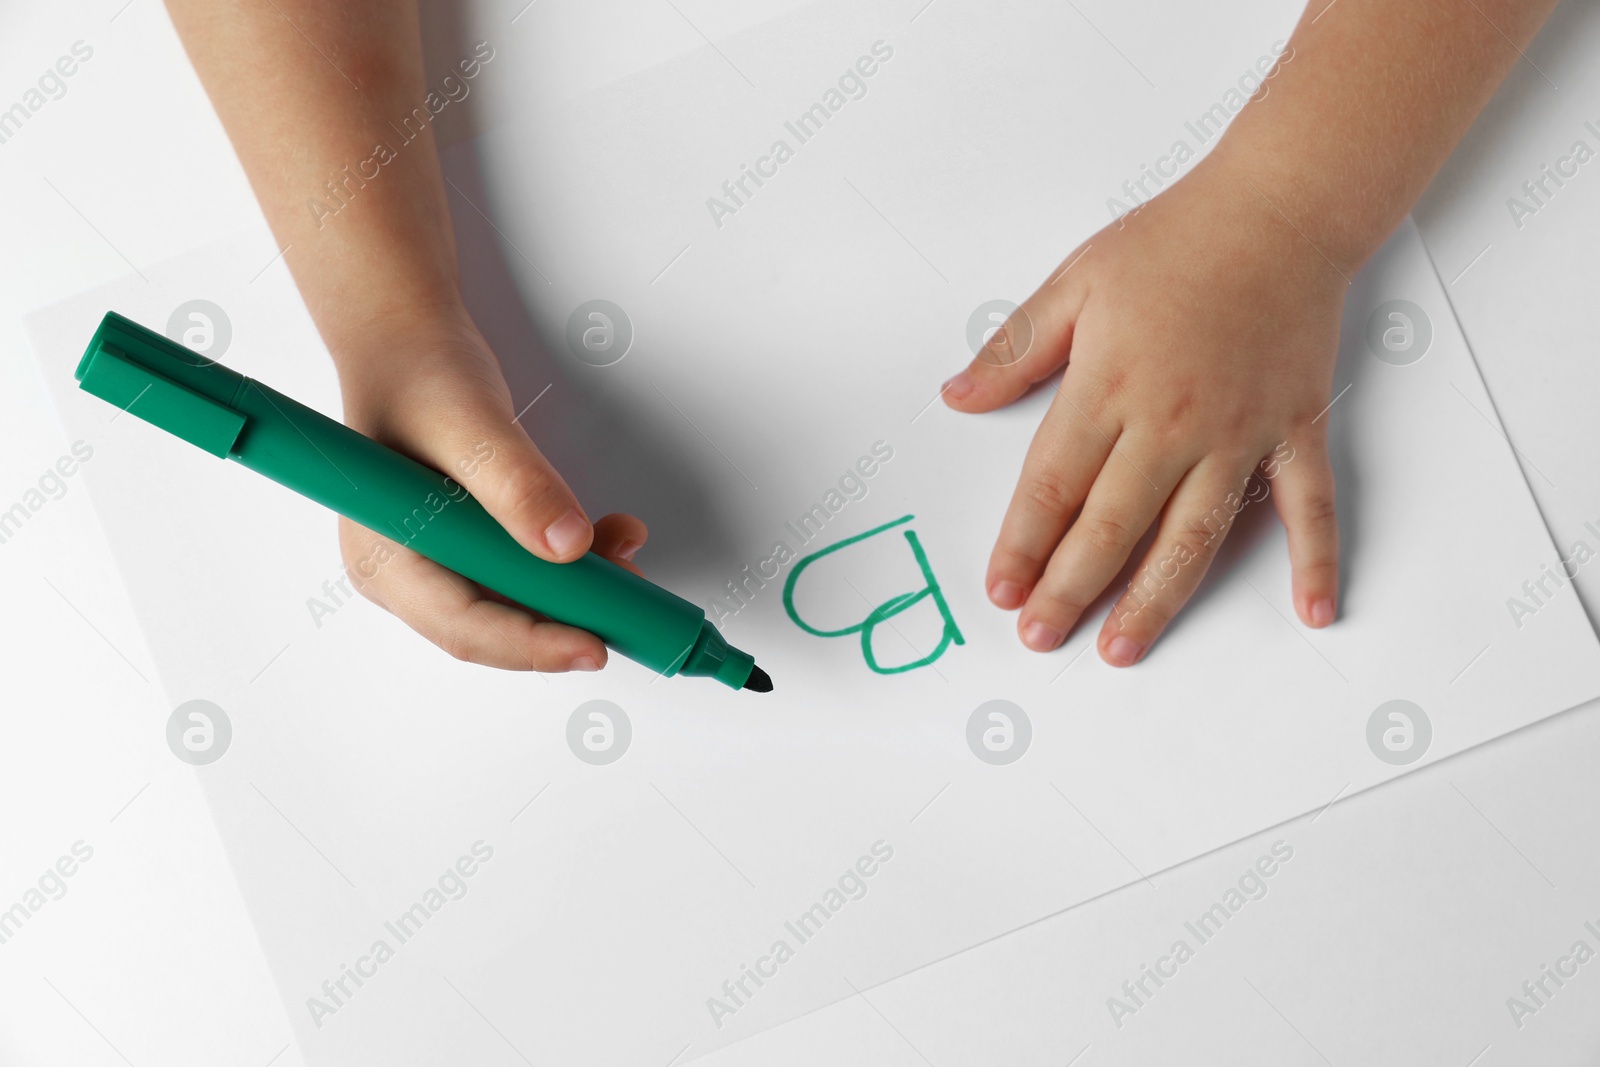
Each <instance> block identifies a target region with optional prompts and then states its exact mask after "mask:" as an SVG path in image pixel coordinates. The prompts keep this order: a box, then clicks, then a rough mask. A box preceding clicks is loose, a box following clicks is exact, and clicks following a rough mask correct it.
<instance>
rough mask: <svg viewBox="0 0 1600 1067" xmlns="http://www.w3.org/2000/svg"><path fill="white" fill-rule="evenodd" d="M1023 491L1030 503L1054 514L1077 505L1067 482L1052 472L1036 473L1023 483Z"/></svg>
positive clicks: (1042, 471)
mask: <svg viewBox="0 0 1600 1067" xmlns="http://www.w3.org/2000/svg"><path fill="white" fill-rule="evenodd" d="M1022 491H1023V496H1024V498H1025V499H1026V500H1027V501H1028V503H1030V504H1032V505H1033V506H1034V507H1036V508H1038V509H1039V510H1040V511H1045V512H1049V513H1052V514H1055V513H1059V512H1062V511H1065V510H1067V508H1069V507H1070V506H1072V505H1073V504H1074V503H1075V501H1074V500H1073V499H1072V490H1071V487H1070V486H1069V485H1068V484H1067V480H1066V479H1065V478H1064V477H1062V476H1061V475H1060V474H1058V473H1056V472H1055V471H1052V470H1041V471H1036V472H1034V473H1033V474H1032V475H1030V476H1029V477H1028V479H1027V480H1026V481H1025V482H1024V483H1023V490H1022Z"/></svg>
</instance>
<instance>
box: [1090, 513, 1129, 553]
mask: <svg viewBox="0 0 1600 1067" xmlns="http://www.w3.org/2000/svg"><path fill="white" fill-rule="evenodd" d="M1078 529H1079V531H1080V532H1081V533H1082V534H1083V539H1084V541H1085V542H1086V543H1087V544H1088V546H1089V547H1090V548H1092V549H1094V550H1096V551H1099V552H1116V551H1121V550H1125V549H1127V548H1128V547H1129V546H1130V545H1132V544H1133V541H1134V535H1133V528H1132V527H1131V526H1130V525H1129V524H1128V523H1126V522H1124V521H1122V520H1121V519H1119V518H1117V517H1116V516H1114V515H1086V516H1084V517H1083V518H1082V519H1080V520H1079V521H1078Z"/></svg>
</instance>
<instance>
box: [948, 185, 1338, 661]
mask: <svg viewBox="0 0 1600 1067" xmlns="http://www.w3.org/2000/svg"><path fill="white" fill-rule="evenodd" d="M1266 195H1270V194H1266V193H1265V191H1264V190H1263V191H1259V192H1258V191H1257V190H1256V189H1255V188H1253V187H1252V185H1251V184H1250V183H1249V182H1248V181H1247V180H1246V176H1245V175H1243V174H1242V173H1239V172H1238V171H1230V170H1229V169H1228V164H1226V163H1224V162H1222V161H1221V160H1218V159H1216V158H1215V157H1213V158H1211V159H1208V160H1206V161H1204V162H1202V163H1201V164H1199V165H1198V166H1197V168H1196V170H1195V171H1194V172H1193V173H1192V174H1191V175H1189V176H1188V177H1186V178H1184V179H1183V180H1181V181H1179V182H1178V183H1177V184H1176V185H1173V186H1171V187H1169V188H1168V189H1167V191H1166V192H1165V193H1163V194H1162V195H1161V196H1159V197H1157V198H1156V199H1155V200H1153V201H1151V202H1149V203H1148V204H1146V205H1145V206H1144V208H1143V209H1142V210H1140V211H1138V212H1137V213H1135V214H1133V215H1130V216H1125V217H1124V218H1123V219H1121V220H1119V221H1118V222H1115V223H1112V224H1111V225H1109V226H1107V227H1106V228H1105V229H1104V230H1102V231H1100V232H1099V233H1098V234H1096V235H1095V236H1094V237H1093V238H1092V239H1091V240H1090V241H1089V242H1088V243H1086V244H1085V245H1084V246H1083V247H1082V248H1081V249H1079V250H1077V251H1075V252H1074V253H1073V254H1072V255H1071V256H1069V257H1068V258H1067V259H1066V260H1065V261H1064V262H1063V264H1062V267H1061V268H1057V271H1056V272H1054V273H1053V274H1052V276H1051V278H1050V279H1049V280H1048V281H1047V282H1046V283H1045V284H1044V285H1043V286H1041V287H1040V288H1039V290H1038V291H1037V292H1036V293H1034V294H1033V296H1031V297H1030V298H1029V299H1028V301H1027V303H1025V304H1024V305H1023V306H1022V308H1021V310H1019V311H1018V312H1017V313H1016V314H1014V315H1013V316H1012V319H1011V321H1010V322H1009V323H1008V324H1007V325H1006V327H1005V328H1004V329H1002V330H1000V331H998V332H996V334H995V335H994V337H993V339H991V341H990V342H989V344H988V345H987V346H986V347H985V348H984V350H983V351H982V352H980V353H979V356H978V358H977V359H975V360H973V362H972V364H971V365H970V366H969V367H968V368H967V369H966V370H965V371H963V372H962V373H960V374H958V375H956V377H954V378H952V379H951V380H950V382H949V383H948V384H947V385H946V387H945V391H944V396H945V399H946V402H947V403H948V404H949V405H950V406H951V407H953V408H955V409H957V410H959V411H968V412H982V411H992V410H994V409H995V408H998V407H1002V406H1004V405H1006V404H1009V403H1011V402H1012V401H1013V400H1016V399H1017V398H1018V397H1019V396H1021V395H1022V394H1023V393H1024V392H1025V391H1026V390H1027V389H1028V387H1029V386H1030V385H1032V384H1033V383H1035V382H1040V381H1044V380H1046V379H1051V380H1052V382H1053V386H1054V388H1055V393H1056V395H1055V396H1054V398H1053V399H1052V402H1051V406H1050V410H1049V412H1048V414H1047V415H1046V416H1045V421H1044V424H1043V426H1041V427H1040V429H1039V432H1038V433H1037V434H1036V435H1035V436H1034V439H1033V445H1032V447H1031V448H1030V449H1029V451H1028V456H1027V460H1026V462H1025V463H1024V464H1023V470H1022V476H1021V479H1020V480H1019V481H1018V483H1017V488H1016V492H1015V494H1014V495H1013V497H1012V500H1011V506H1010V508H1009V510H1008V511H1007V513H1006V516H1005V521H1004V523H1003V525H1002V526H1001V530H1000V536H999V540H998V541H997V543H996V544H995V548H994V553H993V555H992V557H991V558H990V561H989V572H988V578H987V584H988V592H989V598H990V599H991V600H992V601H993V602H994V603H995V604H996V605H997V606H999V607H1001V608H1004V609H1007V610H1011V609H1015V608H1019V607H1020V608H1021V609H1022V612H1021V615H1020V617H1019V618H1018V621H1017V630H1018V633H1019V634H1020V635H1021V637H1022V641H1023V643H1024V644H1025V645H1027V646H1028V647H1029V648H1031V649H1034V650H1036V651H1040V652H1046V651H1049V650H1051V649H1054V648H1056V647H1058V646H1059V645H1060V644H1061V643H1062V642H1063V641H1064V640H1065V639H1066V637H1067V635H1068V634H1069V633H1071V632H1072V630H1073V628H1074V627H1075V626H1076V625H1077V624H1078V621H1079V619H1080V618H1081V616H1082V615H1083V612H1084V611H1085V609H1086V608H1087V607H1088V606H1089V605H1090V604H1092V603H1093V602H1094V600H1095V599H1096V598H1097V597H1099V596H1100V594H1101V593H1102V592H1103V591H1104V590H1105V589H1106V587H1107V586H1108V585H1110V584H1111V582H1112V581H1113V580H1114V579H1115V578H1116V576H1117V574H1118V572H1119V571H1120V570H1121V569H1122V567H1123V565H1124V564H1125V563H1127V561H1128V558H1129V555H1130V553H1131V552H1132V550H1133V548H1134V547H1135V545H1136V544H1137V543H1138V541H1139V540H1140V538H1141V537H1142V536H1143V535H1144V534H1145V532H1146V531H1147V530H1148V529H1149V527H1150V526H1151V524H1152V523H1157V520H1158V518H1159V523H1158V524H1157V527H1156V536H1155V540H1154V542H1153V543H1152V544H1151V546H1150V548H1149V551H1148V552H1146V553H1145V555H1144V557H1143V559H1142V561H1141V562H1140V564H1139V569H1138V570H1137V571H1136V572H1135V573H1134V575H1133V579H1132V585H1131V586H1130V588H1129V589H1128V590H1126V591H1125V592H1124V594H1123V596H1122V597H1121V598H1120V600H1119V601H1118V603H1117V605H1116V607H1115V608H1114V609H1113V611H1112V613H1111V616H1110V617H1109V618H1108V619H1107V620H1106V622H1105V625H1104V626H1103V627H1102V629H1101V632H1100V638H1099V648H1100V655H1101V658H1102V659H1104V660H1105V661H1106V662H1107V663H1110V664H1112V665H1113V666H1129V665H1131V664H1133V663H1136V662H1138V661H1139V659H1140V658H1141V657H1143V656H1144V654H1145V652H1146V651H1147V650H1148V649H1149V648H1150V645H1151V643H1152V642H1154V641H1155V639H1156V638H1157V637H1158V636H1159V635H1160V634H1161V632H1162V630H1163V629H1165V628H1166V626H1167V624H1168V622H1170V621H1171V619H1172V617H1173V616H1174V614H1176V613H1177V612H1178V610H1179V609H1181V608H1182V607H1183V605H1184V604H1185V602H1187V600H1188V599H1189V597H1190V595H1191V594H1192V593H1193V592H1194V590H1195V587H1196V586H1197V585H1198V584H1199V582H1200V579H1201V577H1202V576H1203V575H1204V574H1205V572H1206V568H1207V567H1208V566H1209V565H1210V562H1211V560H1212V558H1213V557H1214V556H1215V555H1216V551H1217V548H1218V546H1219V545H1220V544H1221V542H1222V539H1223V537H1224V536H1225V535H1226V533H1227V530H1228V528H1229V527H1230V525H1231V523H1232V520H1233V518H1234V515H1235V513H1236V511H1237V510H1238V505H1239V502H1240V501H1241V500H1243V499H1245V498H1246V497H1248V498H1249V499H1259V498H1261V497H1262V495H1263V488H1264V487H1265V486H1268V485H1270V492H1271V496H1272V498H1273V501H1274V502H1275V503H1276V505H1277V508H1278V513H1279V514H1280V515H1281V516H1282V518H1283V522H1284V525H1285V526H1286V527H1287V528H1288V534H1289V555H1290V559H1291V561H1292V563H1293V567H1294V601H1295V608H1296V610H1297V611H1298V612H1299V615H1300V618H1301V619H1302V620H1303V621H1304V622H1305V623H1306V624H1307V625H1309V626H1316V627H1321V626H1326V625H1328V623H1330V622H1332V621H1333V618H1334V613H1335V603H1336V599H1337V592H1338V560H1339V529H1338V525H1337V523H1336V521H1335V518H1334V487H1333V474H1332V470H1331V469H1330V466H1329V462H1328V453H1327V439H1326V435H1327V428H1328V418H1327V417H1326V416H1325V415H1324V411H1325V409H1326V408H1327V406H1328V403H1329V399H1330V394H1331V387H1332V381H1333V366H1334V360H1335V357H1336V355H1337V351H1338V342H1339V321H1340V309H1341V306H1342V304H1343V302H1344V294H1345V290H1346V286H1347V279H1346V278H1345V277H1344V275H1343V274H1342V273H1341V271H1344V272H1345V273H1348V272H1349V271H1351V270H1353V269H1354V268H1353V267H1348V268H1347V267H1343V266H1340V267H1336V266H1334V265H1333V264H1332V263H1330V262H1329V260H1327V259H1325V258H1324V257H1323V255H1322V254H1321V253H1320V252H1319V251H1318V250H1317V249H1316V248H1315V247H1314V246H1313V245H1312V244H1311V243H1310V242H1309V240H1308V239H1307V238H1306V237H1303V236H1301V234H1300V233H1299V232H1297V230H1296V229H1295V227H1294V226H1293V225H1291V224H1290V223H1289V222H1288V221H1287V220H1286V219H1285V217H1284V216H1282V215H1280V214H1278V212H1277V210H1276V209H1275V208H1274V207H1273V206H1272V205H1271V204H1270V203H1269V202H1268V201H1267V200H1266V199H1265V196H1266ZM1069 264H1070V267H1069V266H1068V265H1069ZM1063 268H1066V269H1063ZM1024 316H1025V317H1026V321H1025V322H1024V321H1021V320H1022V319H1023V317H1024ZM1030 332H1031V343H1030V344H1028V346H1027V348H1026V350H1025V351H1017V349H1020V348H1021V347H1022V346H1023V344H1024V343H1025V342H1026V339H1027V337H1028V335H1029V333H1030ZM1063 364H1066V372H1065V374H1064V375H1058V374H1057V371H1059V370H1060V369H1061V367H1062V365H1063ZM1263 461H1265V462H1263ZM1258 464H1260V470H1259V473H1258V479H1251V483H1250V487H1249V490H1248V492H1247V486H1246V482H1247V479H1250V476H1251V474H1252V472H1256V471H1257V469H1258ZM1262 476H1264V478H1265V479H1270V481H1267V480H1261V478H1262ZM1080 508H1081V509H1082V510H1081V511H1080V510H1079V509H1080Z"/></svg>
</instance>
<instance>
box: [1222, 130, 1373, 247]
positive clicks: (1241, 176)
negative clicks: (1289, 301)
mask: <svg viewBox="0 0 1600 1067" xmlns="http://www.w3.org/2000/svg"><path fill="white" fill-rule="evenodd" d="M1257 129H1259V127H1258V128H1257ZM1257 129H1231V128H1230V129H1229V130H1228V132H1227V133H1226V134H1224V135H1223V138H1222V140H1221V141H1220V142H1219V143H1218V144H1217V147H1216V148H1215V149H1214V150H1213V151H1212V153H1211V154H1210V155H1209V156H1207V157H1206V158H1205V160H1203V161H1202V167H1204V168H1205V169H1207V170H1208V171H1209V172H1210V177H1211V179H1212V180H1214V181H1218V182H1221V183H1225V184H1228V185H1232V186H1235V187H1237V188H1238V189H1241V190H1242V191H1243V195H1246V196H1249V197H1252V198H1254V199H1255V200H1256V201H1258V202H1259V203H1260V205H1261V207H1262V209H1263V211H1264V213H1265V217H1266V218H1267V219H1268V220H1269V222H1275V223H1276V224H1277V225H1286V226H1290V227H1292V228H1293V229H1294V230H1295V231H1296V232H1297V233H1298V235H1299V237H1300V238H1301V239H1302V240H1304V241H1305V242H1306V243H1307V244H1309V245H1310V246H1311V247H1312V248H1313V249H1314V250H1315V252H1316V254H1317V255H1319V256H1320V257H1321V258H1323V259H1325V260H1327V261H1328V262H1329V263H1330V264H1331V265H1332V266H1334V267H1335V268H1336V269H1337V270H1338V271H1339V273H1340V274H1343V275H1344V276H1345V277H1346V278H1350V277H1353V276H1354V275H1355V273H1356V271H1358V270H1359V269H1360V268H1361V265H1362V264H1364V263H1365V262H1366V261H1367V260H1368V259H1369V258H1371V256H1372V254H1373V253H1375V252H1376V251H1377V250H1378V249H1379V248H1380V247H1381V246H1382V244H1383V242H1384V241H1385V240H1386V239H1387V238H1388V235H1389V233H1390V231H1391V230H1392V229H1393V222H1391V221H1390V220H1389V218H1388V217H1387V214H1385V213H1382V212H1375V211H1372V210H1370V208H1369V207H1368V205H1366V204H1364V203H1363V202H1362V201H1361V199H1360V197H1361V195H1362V194H1361V192H1360V191H1359V190H1355V191H1353V190H1351V189H1350V188H1348V187H1347V183H1342V182H1341V181H1340V179H1339V178H1338V176H1337V175H1329V174H1326V173H1324V172H1323V170H1322V167H1321V164H1320V163H1319V162H1318V161H1317V160H1315V159H1314V158H1312V157H1311V156H1310V155H1309V154H1306V153H1296V152H1292V151H1287V150H1285V149H1284V148H1282V147H1281V146H1279V145H1276V144H1272V143H1263V140H1262V139H1261V138H1260V137H1258V136H1256V133H1257Z"/></svg>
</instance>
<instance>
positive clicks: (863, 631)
mask: <svg viewBox="0 0 1600 1067" xmlns="http://www.w3.org/2000/svg"><path fill="white" fill-rule="evenodd" d="M915 517H916V516H914V515H906V516H903V517H901V518H898V519H895V520H894V521H893V522H886V523H884V524H883V525H882V526H877V527H874V528H873V529H871V530H868V531H867V532H866V533H860V534H856V535H855V536H854V537H847V538H845V539H844V540H843V541H840V542H839V543H838V544H836V545H829V546H828V547H827V548H824V549H823V550H822V551H821V552H814V553H812V554H811V555H809V556H806V557H805V558H803V559H802V560H800V562H798V563H796V564H795V565H794V569H793V570H791V571H790V572H789V580H788V581H787V582H785V583H784V584H783V610H784V611H786V612H788V613H789V620H790V621H791V622H793V623H794V624H795V625H796V626H798V627H800V629H802V630H804V631H805V632H806V633H808V634H812V635H814V636H816V637H844V636H846V635H847V634H856V633H858V634H860V635H861V655H862V657H863V658H864V659H866V661H867V667H868V668H869V669H871V670H872V671H873V672H875V673H877V674H901V673H903V672H905V671H914V670H916V669H917V668H918V667H926V666H927V665H928V664H930V663H932V662H933V661H934V660H936V659H938V658H939V657H940V656H942V655H944V653H945V650H946V649H948V648H949V647H950V646H951V645H952V644H956V645H964V644H966V643H967V642H966V640H965V639H964V638H963V637H962V636H961V631H960V630H959V629H958V628H957V627H956V620H955V619H954V618H953V617H952V616H951V614H950V605H949V604H948V603H946V602H945V599H944V594H943V593H942V592H940V590H939V579H937V578H935V577H934V575H933V568H932V567H930V566H928V556H927V553H925V552H923V551H922V542H921V541H919V540H917V534H916V531H915V530H907V531H905V535H906V543H907V544H909V545H910V546H911V554H912V556H914V557H915V558H916V561H917V566H918V567H919V568H921V569H922V577H923V579H924V580H925V581H926V582H927V584H926V585H925V586H924V587H923V588H922V589H920V590H918V591H917V592H915V593H904V594H901V595H900V596H896V597H891V598H889V599H888V600H886V601H884V602H883V603H882V604H879V605H878V606H877V607H875V608H873V609H872V612H871V613H870V614H869V615H868V616H867V617H866V618H865V619H862V620H861V621H860V622H858V623H856V624H855V625H854V626H846V627H844V628H843V629H841V630H819V629H817V628H816V627H815V626H812V625H811V624H810V623H808V622H806V621H805V620H804V619H802V618H801V617H800V613H799V612H798V611H796V610H795V607H794V587H795V584H796V583H797V582H799V580H800V575H801V573H803V572H804V571H805V569H806V568H807V567H809V566H811V565H812V564H813V563H815V562H816V561H817V560H819V559H821V558H822V557H823V556H826V555H828V554H829V553H832V552H837V551H839V550H840V549H841V548H848V547H850V546H851V545H853V544H855V543H856V542H858V541H865V540H866V539H867V538H869V537H876V536H877V535H878V534H881V533H883V531H885V530H888V529H892V528H893V527H896V526H899V525H901V524H903V523H907V522H910V521H911V520H912V519H913V518H915ZM926 597H932V598H933V602H934V604H935V605H936V606H937V607H938V609H939V615H940V616H941V617H942V618H943V619H944V634H943V636H941V637H940V638H939V644H938V645H937V646H936V647H935V648H934V650H933V651H932V652H930V653H929V654H928V655H926V656H924V657H922V658H921V659H919V660H915V661H914V662H911V663H905V664H902V665H900V666H898V667H885V666H883V665H882V664H880V663H879V662H878V660H877V657H876V656H874V655H873V654H872V631H873V630H875V629H877V627H878V625H879V624H880V623H884V622H888V621H889V620H890V619H892V618H894V617H895V616H896V615H898V614H900V613H901V612H902V611H905V610H907V609H908V608H911V607H913V606H915V605H916V604H918V603H920V602H921V601H922V600H923V599H924V598H926Z"/></svg>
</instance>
